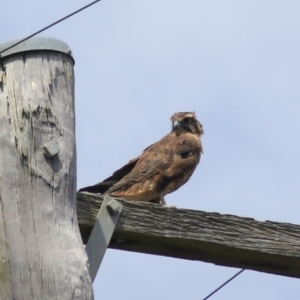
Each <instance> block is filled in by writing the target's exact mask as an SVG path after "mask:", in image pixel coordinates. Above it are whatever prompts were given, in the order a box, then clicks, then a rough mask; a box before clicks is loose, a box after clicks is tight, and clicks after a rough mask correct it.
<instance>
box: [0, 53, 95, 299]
mask: <svg viewBox="0 0 300 300" xmlns="http://www.w3.org/2000/svg"><path fill="white" fill-rule="evenodd" d="M0 63H1V65H3V69H4V70H5V75H4V76H2V81H1V82H0V258H1V259H0V299H14V300H21V299H25V300H28V299H34V300H36V299H37V300H40V299H70V300H71V299H86V300H90V299H93V292H92V286H91V282H90V278H89V275H88V268H87V256H86V253H85V251H84V248H83V245H82V241H81V238H80V233H79V230H78V223H77V218H76V201H75V200H76V199H75V198H76V148H75V117H74V74H73V61H72V59H71V58H70V57H69V56H67V55H65V54H62V53H59V52H54V51H46V50H45V51H34V52H25V53H19V54H15V55H13V56H9V57H5V58H3V59H2V61H1V62H0ZM2 75H3V73H2ZM48 142H51V143H50V144H46V145H48V147H50V146H51V147H52V146H57V147H58V149H57V148H56V149H55V147H52V148H53V149H49V150H50V151H49V153H50V154H49V153H48V156H50V157H48V156H46V155H45V153H44V149H43V146H44V144H45V143H48ZM49 145H50V146H49ZM56 150H58V151H59V152H58V153H56V152H57V151H56ZM51 155H53V157H51Z"/></svg>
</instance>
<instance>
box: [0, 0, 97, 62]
mask: <svg viewBox="0 0 300 300" xmlns="http://www.w3.org/2000/svg"><path fill="white" fill-rule="evenodd" d="M100 1H101V0H96V1H93V2H91V3H89V4H87V5H85V6H83V7H81V8H80V9H78V10H76V11H74V12H72V13H70V14H69V15H67V16H65V17H63V18H61V19H59V20H57V21H56V22H54V23H52V24H50V25H48V26H46V27H44V28H42V29H40V30H39V31H37V32H35V33H33V34H31V35H29V36H27V37H26V38H24V39H21V40H19V41H18V42H16V43H14V44H12V45H10V46H9V47H7V48H5V49H4V50H1V51H0V54H1V53H3V52H5V51H7V50H9V49H11V48H13V47H15V46H17V45H19V44H21V43H23V42H25V41H27V40H29V39H30V38H32V37H33V36H35V35H37V34H39V33H41V32H43V31H45V30H46V29H48V28H50V27H52V26H54V25H56V24H58V23H60V22H62V21H64V20H66V19H68V18H70V17H72V16H74V15H75V14H77V13H79V12H81V11H82V10H84V9H86V8H88V7H90V6H92V5H94V4H96V3H97V2H100ZM0 56H1V55H0Z"/></svg>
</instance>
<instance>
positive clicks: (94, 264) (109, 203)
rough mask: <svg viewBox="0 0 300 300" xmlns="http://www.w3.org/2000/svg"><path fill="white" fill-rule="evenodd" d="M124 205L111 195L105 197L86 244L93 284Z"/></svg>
mask: <svg viewBox="0 0 300 300" xmlns="http://www.w3.org/2000/svg"><path fill="white" fill-rule="evenodd" d="M122 208H123V205H122V204H121V203H119V202H118V201H117V200H115V199H114V198H112V197H111V196H109V195H105V197H104V200H103V202H102V205H101V208H100V211H99V213H98V216H97V220H96V222H95V225H94V227H93V230H92V232H91V235H90V237H89V240H88V242H87V244H86V247H85V251H86V253H87V256H88V260H89V270H90V277H91V280H92V282H94V279H95V277H96V275H97V272H98V269H99V267H100V264H101V262H102V259H103V257H104V254H105V251H106V249H107V247H108V245H109V242H110V239H111V237H112V234H113V232H114V230H115V227H116V224H117V222H118V219H119V216H120V214H121V211H122Z"/></svg>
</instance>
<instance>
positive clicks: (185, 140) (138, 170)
mask: <svg viewBox="0 0 300 300" xmlns="http://www.w3.org/2000/svg"><path fill="white" fill-rule="evenodd" d="M199 158H200V143H199V140H195V138H194V137H191V136H190V135H189V134H188V135H182V136H179V137H176V136H174V135H172V134H169V135H167V136H165V137H164V138H163V139H161V140H160V141H158V142H157V143H155V144H153V145H151V146H150V147H148V148H147V149H146V150H145V151H144V152H143V154H142V155H141V156H140V157H139V160H138V162H137V163H136V165H135V166H134V168H133V169H132V170H131V172H129V173H128V174H127V175H125V176H124V177H123V178H122V179H121V180H120V181H119V182H117V183H116V184H114V185H113V186H112V187H111V188H110V189H109V190H108V193H110V194H111V195H113V196H116V197H118V196H119V197H122V196H131V195H142V194H147V193H148V194H149V197H150V196H153V195H154V194H155V195H159V194H160V193H163V192H164V190H165V189H166V188H167V190H168V193H169V188H168V186H170V185H171V186H173V185H174V186H175V187H172V190H175V189H177V188H178V187H180V186H181V185H182V184H184V183H185V182H186V181H187V180H188V178H189V177H190V175H191V174H192V173H193V171H194V170H195V168H196V166H197V164H198V162H199ZM186 178H187V179H186Z"/></svg>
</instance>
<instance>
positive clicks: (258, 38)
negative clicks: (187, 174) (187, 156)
mask: <svg viewBox="0 0 300 300" xmlns="http://www.w3.org/2000/svg"><path fill="white" fill-rule="evenodd" d="M87 3H88V2H87V1H81V0H80V1H79V0H78V1H72V3H71V2H70V1H62V0H52V1H48V2H46V1H37V0H27V1H21V0H12V1H7V2H6V3H5V5H2V6H1V19H0V25H1V28H2V30H1V41H0V42H5V41H8V40H11V39H15V38H19V37H25V36H27V35H29V34H31V33H33V32H34V31H36V30H38V29H40V28H42V27H44V26H46V25H48V24H50V23H51V22H53V21H55V20H57V19H59V18H61V17H63V16H64V15H66V14H68V13H70V12H72V11H74V10H75V9H78V8H80V7H81V6H83V5H85V4H87ZM299 28H300V2H299V1H269V0H266V1H257V0H252V1H200V0H188V1H177V0H175V1H174V0H173V1H170V0H166V1H157V0H153V1H151V2H149V1H132V0H128V1H117V0H110V1H108V0H103V1H102V2H100V3H98V4H96V5H95V6H93V7H91V8H89V9H87V10H85V11H84V12H82V13H80V14H79V15H76V16H74V17H72V18H71V19H69V20H66V21H65V22H63V23H61V24H59V25H57V26H55V27H53V28H51V29H49V30H47V31H46V32H44V33H43V34H42V35H43V36H51V37H55V38H59V39H61V40H63V41H65V42H66V43H67V44H68V45H69V46H70V47H71V49H72V51H73V55H74V58H75V60H76V65H75V76H76V124H77V128H76V130H77V153H78V183H77V185H78V188H80V187H83V186H86V185H90V184H93V183H96V182H98V181H100V180H101V179H104V178H105V177H107V176H109V175H110V174H111V173H112V172H113V171H114V170H115V169H116V168H118V167H120V166H121V165H123V164H124V163H126V162H127V161H128V160H129V159H131V158H133V157H135V156H136V155H138V154H139V153H140V152H141V151H142V150H143V149H144V148H145V147H147V146H148V145H149V144H151V143H153V142H155V141H156V140H158V139H160V138H161V137H162V136H163V135H165V134H167V133H168V132H169V130H170V126H171V123H170V120H169V118H170V116H171V115H172V114H173V113H174V112H177V111H189V110H195V111H196V113H197V116H198V118H199V120H200V121H201V122H202V124H203V127H204V130H205V135H204V137H203V145H204V155H203V157H202V158H201V162H200V165H199V166H198V168H197V170H196V172H195V174H194V175H193V177H192V178H191V180H190V181H189V182H188V183H187V184H186V185H185V186H184V187H182V188H181V189H180V190H178V191H177V192H175V193H173V194H171V195H169V196H167V197H166V201H167V203H168V204H169V205H176V206H177V207H181V208H190V209H196V210H204V211H209V212H219V213H228V214H236V215H239V216H245V217H252V218H255V219H257V220H261V221H264V220H273V221H282V222H290V223H295V224H297V223H299V211H300V202H299V200H300V185H299V182H300V156H299V153H300V135H299V131H300V118H299V115H300V84H299V81H300V54H299V53H300V34H299V31H300V29H299ZM237 271H238V270H237V269H232V268H225V267H219V266H215V265H213V264H207V263H202V262H191V261H185V260H179V259H171V258H165V257H158V256H150V255H143V254H137V253H129V252H122V251H114V250H108V251H107V253H106V256H105V258H104V261H103V263H102V266H101V268H100V270H99V273H98V277H97V279H96V281H95V285H94V287H95V299H96V300H100V299H110V300H116V299H122V300H129V299H130V300H132V299H138V300H140V299H141V300H150V299H151V300H153V299H156V300H165V299H172V300H181V299H190V300H198V299H202V298H204V297H205V296H206V295H207V294H209V293H210V292H211V291H212V290H213V289H214V288H216V287H217V286H218V285H220V284H221V283H223V282H224V281H225V280H227V279H228V278H229V277H230V276H232V275H233V274H235V273H236V272H237ZM299 295H300V282H299V280H298V279H292V278H286V277H282V276H275V275H268V274H264V273H258V272H252V271H246V272H244V273H243V274H241V275H240V276H239V277H238V278H236V279H235V280H234V281H233V282H231V283H230V284H229V285H228V286H226V287H225V288H224V289H222V290H221V291H219V292H218V293H217V294H215V295H214V296H213V297H212V298H211V299H213V300H224V299H225V300H227V299H228V300H232V299H243V300H253V299H255V300H260V299H261V300H265V299H268V300H282V299H289V300H298V299H299Z"/></svg>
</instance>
